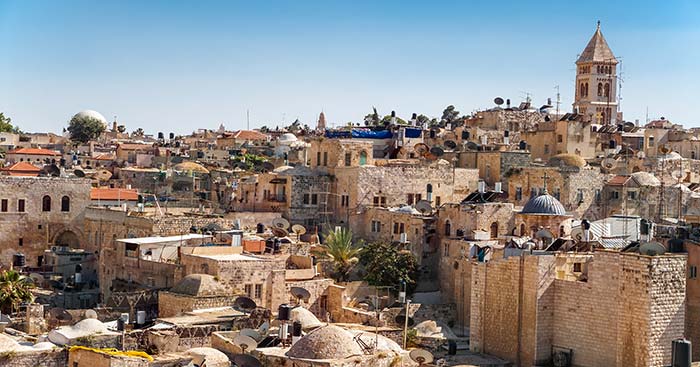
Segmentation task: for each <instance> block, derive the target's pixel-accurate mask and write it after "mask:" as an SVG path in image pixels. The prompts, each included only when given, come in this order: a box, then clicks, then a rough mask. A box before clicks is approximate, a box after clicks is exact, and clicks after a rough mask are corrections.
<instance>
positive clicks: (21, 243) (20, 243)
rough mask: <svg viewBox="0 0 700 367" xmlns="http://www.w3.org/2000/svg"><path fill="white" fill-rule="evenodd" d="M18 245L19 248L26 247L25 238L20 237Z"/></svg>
mask: <svg viewBox="0 0 700 367" xmlns="http://www.w3.org/2000/svg"><path fill="white" fill-rule="evenodd" d="M17 244H18V245H19V247H22V246H24V238H22V237H20V238H19V241H18V243H17Z"/></svg>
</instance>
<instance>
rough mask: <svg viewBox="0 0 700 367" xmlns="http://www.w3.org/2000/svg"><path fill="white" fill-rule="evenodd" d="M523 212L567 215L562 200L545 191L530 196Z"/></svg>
mask: <svg viewBox="0 0 700 367" xmlns="http://www.w3.org/2000/svg"><path fill="white" fill-rule="evenodd" d="M520 213H521V214H535V215H566V209H564V206H563V205H561V202H559V200H557V198H555V197H554V196H552V195H549V194H548V193H546V192H545V193H544V194H542V195H538V196H535V197H533V198H530V200H528V201H527V203H526V204H525V206H524V207H523V210H521V211H520Z"/></svg>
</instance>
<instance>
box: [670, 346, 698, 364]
mask: <svg viewBox="0 0 700 367" xmlns="http://www.w3.org/2000/svg"><path fill="white" fill-rule="evenodd" d="M692 360H693V358H692V349H691V343H690V340H685V339H677V340H674V341H672V342H671V366H672V367H690V366H691V361H692Z"/></svg>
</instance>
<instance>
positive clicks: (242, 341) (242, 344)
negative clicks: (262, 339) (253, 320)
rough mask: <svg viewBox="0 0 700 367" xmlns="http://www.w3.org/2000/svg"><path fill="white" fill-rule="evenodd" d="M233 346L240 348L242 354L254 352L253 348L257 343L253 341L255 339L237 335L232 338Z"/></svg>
mask: <svg viewBox="0 0 700 367" xmlns="http://www.w3.org/2000/svg"><path fill="white" fill-rule="evenodd" d="M233 344H235V345H237V346H238V347H239V348H241V350H242V351H243V353H245V352H250V351H252V350H255V348H256V347H257V346H258V343H257V342H256V341H255V339H253V338H251V337H249V336H245V335H238V336H236V337H235V338H233Z"/></svg>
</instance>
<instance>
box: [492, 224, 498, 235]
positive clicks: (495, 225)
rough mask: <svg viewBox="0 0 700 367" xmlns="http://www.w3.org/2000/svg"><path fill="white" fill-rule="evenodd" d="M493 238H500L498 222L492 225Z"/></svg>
mask: <svg viewBox="0 0 700 367" xmlns="http://www.w3.org/2000/svg"><path fill="white" fill-rule="evenodd" d="M491 238H498V222H493V223H491Z"/></svg>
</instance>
